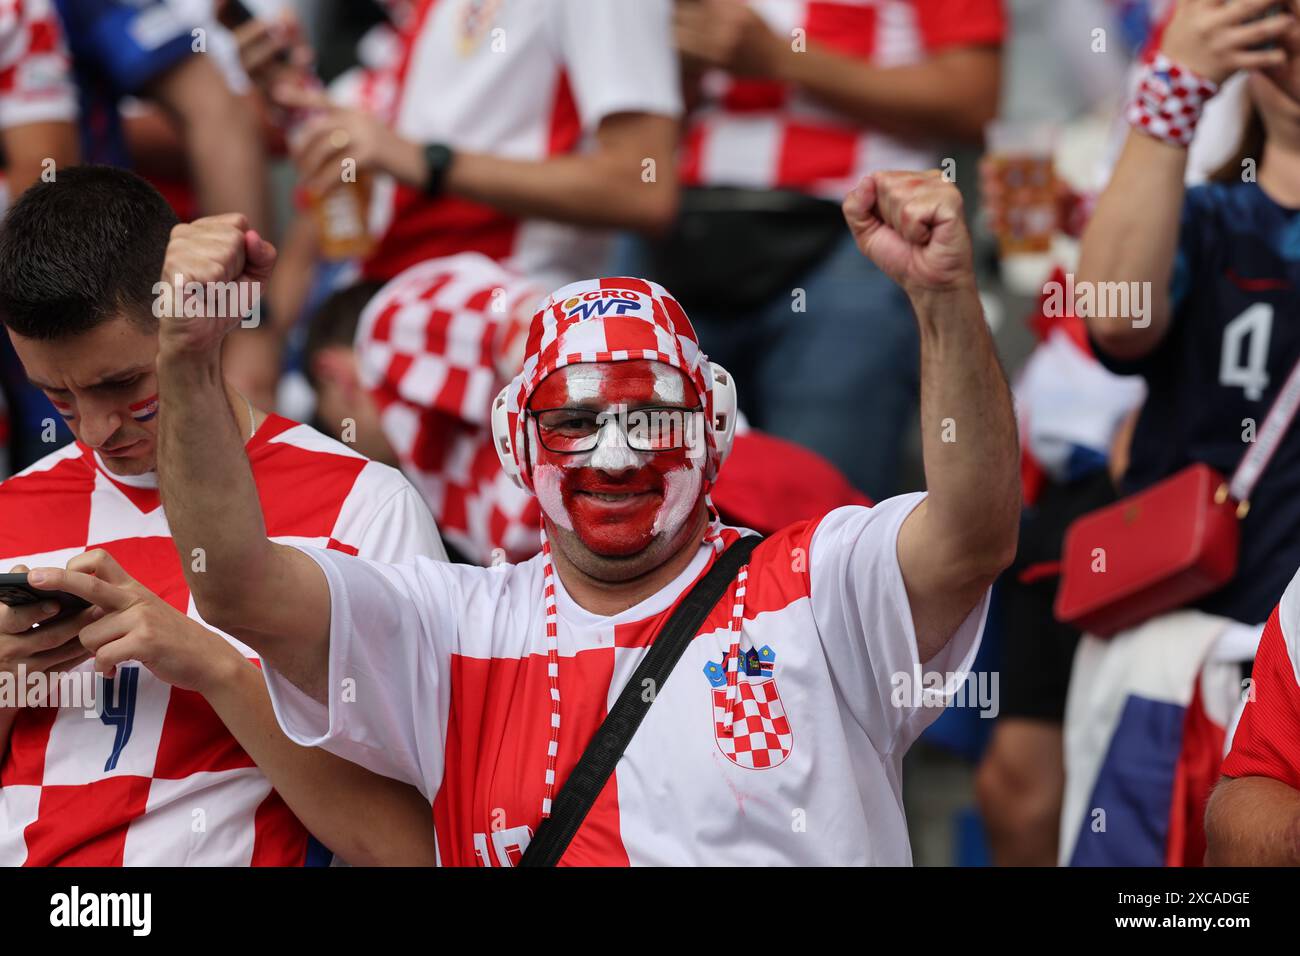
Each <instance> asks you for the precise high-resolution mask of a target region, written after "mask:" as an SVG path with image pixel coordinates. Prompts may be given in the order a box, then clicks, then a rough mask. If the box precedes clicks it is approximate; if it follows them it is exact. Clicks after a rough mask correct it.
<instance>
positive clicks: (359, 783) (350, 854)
mask: <svg viewBox="0 0 1300 956" xmlns="http://www.w3.org/2000/svg"><path fill="white" fill-rule="evenodd" d="M44 573H45V574H46V575H47V576H48V577H47V581H46V584H45V585H44V586H48V587H55V588H59V589H62V590H66V591H70V592H72V593H73V594H77V595H79V596H81V597H83V598H85V599H86V600H88V601H90V602H92V603H93V604H94V605H95V608H96V609H97V611H98V612H99V615H98V617H97V619H96V620H94V621H93V622H92V623H90V624H87V625H86V626H85V627H83V628H82V630H81V642H82V643H83V644H84V645H85V646H86V647H87V648H88V649H90V651H92V652H93V653H94V655H95V668H96V670H98V671H100V672H102V673H104V674H106V675H107V676H112V675H113V673H114V671H115V669H116V668H117V667H118V666H119V665H121V664H123V663H125V662H127V661H138V662H139V663H140V664H142V665H143V666H145V667H147V668H148V669H149V670H150V671H151V672H152V673H153V674H154V675H155V676H156V677H158V679H159V680H163V681H166V682H167V683H169V684H172V685H173V686H176V687H180V688H183V689H185V690H191V691H195V692H197V693H199V694H202V695H203V697H204V699H205V700H207V702H208V703H209V704H210V705H211V706H212V709H213V710H214V711H216V713H217V716H218V717H220V718H221V721H222V723H224V724H225V725H226V729H227V730H229V731H230V733H231V735H232V736H233V737H234V738H235V740H237V741H238V742H239V745H240V746H241V747H243V748H244V750H245V751H246V752H247V753H248V755H249V757H251V758H252V760H253V762H254V763H255V764H257V767H258V769H259V770H261V771H262V773H264V774H265V775H266V777H267V779H268V780H270V781H271V785H272V786H273V787H275V789H276V790H277V791H278V792H279V794H280V796H281V797H283V798H284V801H285V803H286V804H288V806H289V809H290V810H292V811H293V813H294V815H295V816H297V817H298V819H299V820H301V821H302V823H303V825H304V826H305V827H306V828H307V829H308V830H309V831H310V832H311V833H312V834H313V835H315V836H316V837H317V838H318V839H320V840H322V841H323V842H324V843H325V845H326V846H328V847H329V848H330V849H331V850H333V851H334V852H335V853H337V854H338V855H339V856H341V857H343V859H345V860H347V861H348V862H349V863H354V864H359V865H408V866H418V865H425V866H432V865H433V864H434V862H435V861H434V848H433V821H432V815H431V811H430V808H429V803H428V801H426V800H425V799H424V797H422V796H421V795H420V793H419V791H417V790H416V789H415V788H414V787H411V786H409V785H407V784H404V783H400V782H398V781H396V780H391V779H389V778H387V777H381V776H378V775H377V774H373V773H371V772H370V771H368V770H363V769H362V768H361V767H358V766H356V765H355V764H351V763H349V762H348V761H346V760H343V759H341V758H339V757H335V756H333V755H331V754H328V753H326V752H325V751H324V750H320V749H319V748H315V747H300V746H298V745H297V744H295V743H294V742H293V741H291V740H290V739H289V738H288V737H287V736H285V734H284V733H283V732H282V731H281V730H280V728H279V725H278V724H277V723H276V719H275V713H274V711H273V709H272V707H271V698H270V695H269V694H268V692H267V689H266V684H265V682H264V681H263V680H262V676H261V674H260V673H259V672H258V669H257V666H256V665H254V664H252V663H250V662H249V661H248V660H246V659H245V658H244V656H243V655H242V654H241V653H240V652H239V651H238V650H236V649H235V647H234V646H233V645H231V644H230V643H229V642H228V641H226V640H225V639H224V638H223V637H221V636H220V635H218V634H214V633H213V632H212V631H210V630H208V629H207V628H205V627H204V626H203V625H202V624H200V623H199V622H198V621H195V620H192V619H191V618H189V617H186V616H185V615H184V614H182V613H181V612H180V611H178V610H176V609H175V608H174V607H172V606H171V605H169V604H168V603H167V602H166V601H163V600H162V599H161V598H159V597H158V596H157V595H155V594H153V593H152V592H150V591H149V589H148V588H146V587H144V585H142V584H140V582H138V581H136V580H134V579H133V578H132V577H131V576H130V575H128V574H127V573H126V572H125V571H124V570H123V569H122V567H121V566H120V565H119V564H118V563H117V562H116V561H115V560H114V559H113V558H112V556H110V555H109V554H108V552H106V551H103V550H100V549H96V550H94V551H88V552H86V553H84V554H80V555H77V556H76V557H75V558H73V559H72V560H71V561H69V562H68V566H67V568H66V569H64V570H48V571H45V572H44Z"/></svg>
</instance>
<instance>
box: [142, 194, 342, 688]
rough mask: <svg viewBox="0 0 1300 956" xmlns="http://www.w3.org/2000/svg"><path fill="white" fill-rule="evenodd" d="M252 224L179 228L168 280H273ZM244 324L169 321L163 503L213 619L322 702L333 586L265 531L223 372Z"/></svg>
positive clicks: (267, 251)
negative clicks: (233, 331) (231, 339)
mask: <svg viewBox="0 0 1300 956" xmlns="http://www.w3.org/2000/svg"><path fill="white" fill-rule="evenodd" d="M247 227H248V222H247V220H246V219H245V218H244V217H242V216H219V217H215V218H213V219H203V220H199V221H198V222H196V223H193V224H190V225H182V226H177V227H176V229H175V230H173V232H172V241H171V244H170V245H169V246H168V249H167V260H166V264H165V265H164V272H163V274H164V276H166V277H172V276H175V275H181V276H183V277H184V278H185V279H186V280H187V281H190V282H200V283H207V282H225V281H230V280H235V279H237V280H238V281H241V282H252V283H263V282H264V281H265V279H266V278H267V276H269V274H270V271H271V268H272V266H273V264H274V260H275V250H274V249H273V248H272V247H271V246H270V244H269V243H266V242H265V241H263V240H262V239H260V238H259V237H257V235H256V233H253V232H251V231H249V230H248V228H247ZM167 281H169V282H170V281H171V279H170V278H168V280H167ZM238 321H239V320H238V317H235V318H233V319H218V318H170V317H165V318H163V319H162V320H161V325H160V330H159V352H158V383H159V411H160V414H159V426H158V432H159V437H158V471H159V476H160V480H161V488H162V497H163V503H164V506H165V508H166V510H167V520H168V522H169V524H170V526H171V530H172V536H173V538H174V539H175V542H176V546H177V549H178V550H179V552H180V555H181V563H182V565H183V566H184V568H185V577H186V581H187V582H188V584H189V586H190V590H191V592H192V593H193V595H194V600H195V604H196V606H197V607H198V609H199V613H200V614H201V615H202V616H203V618H204V619H205V620H207V621H210V622H211V623H212V624H213V625H214V626H216V627H219V628H220V629H221V630H223V631H226V632H227V633H229V634H233V635H234V636H236V637H238V638H239V639H240V640H241V641H243V642H244V643H246V644H248V645H249V646H250V647H252V648H254V649H255V650H256V651H257V652H258V653H259V654H260V655H261V656H262V658H263V659H265V660H266V661H267V662H268V663H270V664H271V666H273V667H274V668H275V669H276V670H278V671H280V673H282V674H284V675H285V677H286V678H288V679H289V680H290V681H292V682H293V683H294V684H295V685H297V686H298V687H300V688H301V689H302V690H303V691H304V692H305V693H307V694H309V695H311V696H312V697H314V698H315V699H317V700H319V701H322V702H323V701H324V700H325V699H326V684H327V682H328V672H329V620H330V599H329V587H328V584H327V583H326V580H325V575H324V573H323V572H322V571H321V570H320V568H319V566H318V565H317V564H316V563H315V562H314V561H312V560H311V558H309V557H307V556H306V555H304V554H302V553H301V552H299V551H297V550H296V549H294V548H288V547H284V546H282V545H277V544H274V543H273V542H271V541H269V540H268V539H267V537H266V525H265V522H264V520H263V517H262V507H261V502H260V501H259V499H258V495H257V487H256V485H255V484H254V483H253V474H252V470H251V469H250V467H249V464H248V458H247V456H246V455H245V454H244V447H243V437H242V436H241V434H240V433H239V431H238V429H237V428H236V425H235V421H234V418H233V414H232V411H231V404H230V399H229V396H228V394H227V390H226V385H225V383H224V382H223V380H222V377H221V359H220V348H221V343H222V341H223V339H224V337H225V334H226V333H227V332H228V331H229V329H230V328H232V327H233V326H234V325H235V324H237V323H238ZM195 549H202V554H203V558H204V561H203V562H202V563H198V562H195V561H194V560H193V558H194V555H195V554H196V552H195ZM196 567H203V568H204V570H202V571H198V570H195V569H196Z"/></svg>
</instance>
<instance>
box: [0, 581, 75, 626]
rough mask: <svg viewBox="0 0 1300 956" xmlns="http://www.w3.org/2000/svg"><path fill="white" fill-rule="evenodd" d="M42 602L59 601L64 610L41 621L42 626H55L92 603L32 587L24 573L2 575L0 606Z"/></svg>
mask: <svg viewBox="0 0 1300 956" xmlns="http://www.w3.org/2000/svg"><path fill="white" fill-rule="evenodd" d="M42 601H57V602H58V603H59V606H60V607H61V608H62V610H60V611H59V612H58V614H56V615H55V616H54V617H52V618H48V619H46V620H44V621H41V624H42V625H46V624H54V623H55V622H57V621H62V620H64V619H66V618H69V617H72V616H73V615H74V614H78V613H80V612H81V611H84V610H85V609H86V608H88V607H90V602H89V601H87V600H86V599H85V598H79V597H77V595H75V594H69V593H68V592H67V591H42V590H41V589H40V588H34V587H32V586H31V585H30V584H28V583H27V575H26V573H24V572H19V573H17V574H0V604H7V605H9V607H26V606H27V605H29V604H39V603H41V602H42Z"/></svg>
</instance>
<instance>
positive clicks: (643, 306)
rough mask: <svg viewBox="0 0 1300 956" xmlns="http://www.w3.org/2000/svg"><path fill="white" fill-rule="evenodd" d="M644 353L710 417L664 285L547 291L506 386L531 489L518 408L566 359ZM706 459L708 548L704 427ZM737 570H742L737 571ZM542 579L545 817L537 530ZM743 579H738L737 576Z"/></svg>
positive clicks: (546, 583)
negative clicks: (689, 390)
mask: <svg viewBox="0 0 1300 956" xmlns="http://www.w3.org/2000/svg"><path fill="white" fill-rule="evenodd" d="M636 359H648V360H650V361H653V362H664V363H666V364H668V365H671V366H673V367H674V368H677V369H680V370H681V371H682V372H684V373H685V374H686V375H687V377H688V378H690V380H691V382H692V384H694V386H695V390H696V391H697V392H698V393H699V395H700V396H701V398H702V400H703V405H704V410H705V421H706V422H710V423H711V422H712V421H713V392H712V382H713V377H712V375H710V374H709V372H708V368H707V364H708V357H707V356H706V355H705V354H704V353H703V352H702V351H700V344H699V339H698V338H697V337H696V335H695V329H694V328H692V327H691V322H690V319H688V318H687V317H686V312H685V311H684V310H683V309H682V307H681V306H680V305H679V304H678V302H677V300H676V299H674V298H673V297H672V296H671V295H669V294H668V291H667V290H666V289H664V288H663V286H660V285H658V284H656V283H654V282H648V281H646V280H644V279H634V278H627V277H619V278H612V279H589V280H586V281H584V282H574V283H572V284H571V285H566V286H565V287H564V288H562V289H560V290H558V291H556V292H554V293H552V294H551V296H550V297H549V298H548V299H547V300H546V301H545V302H544V303H543V304H542V307H541V308H540V309H538V310H537V312H536V313H535V314H534V315H533V321H532V325H531V327H530V328H529V331H528V344H527V346H526V347H525V349H524V367H523V370H522V371H521V372H520V373H519V374H518V375H517V376H515V378H514V380H513V381H512V382H511V383H510V386H509V388H508V390H507V393H506V394H507V397H508V402H509V405H508V414H509V426H510V434H511V435H512V436H513V437H514V453H515V460H516V461H518V463H519V471H520V475H521V477H522V478H523V480H524V483H525V485H526V486H527V487H528V489H529V490H532V487H533V477H532V462H531V461H530V460H529V458H530V456H529V454H528V450H527V449H528V446H527V444H526V440H527V425H526V423H527V417H526V416H525V415H523V414H522V412H523V410H524V409H526V408H527V407H528V400H529V399H530V398H531V397H532V395H533V392H534V391H536V389H537V386H538V385H540V384H541V383H542V380H543V379H545V378H546V376H548V375H550V374H551V373H552V372H554V371H556V370H557V369H560V368H563V367H564V366H566V365H577V364H579V363H583V362H627V361H632V360H636ZM705 434H706V436H707V438H706V440H707V442H708V461H707V464H706V466H705V470H704V489H705V501H706V502H707V503H708V508H709V513H710V516H711V518H712V520H711V521H710V523H709V528H708V530H707V531H706V532H705V535H704V541H705V543H707V544H711V545H712V546H713V548H714V550H715V551H720V550H721V549H722V547H723V541H722V538H721V532H722V524H721V521H720V520H719V518H718V513H717V511H716V509H715V508H714V507H713V503H712V502H711V501H709V499H708V488H709V486H710V484H711V483H712V481H713V479H714V478H715V477H716V475H717V471H718V465H719V463H720V462H719V454H718V448H717V445H716V443H715V441H714V437H713V430H712V428H706V429H705ZM742 575H743V572H742ZM542 576H543V577H542V579H543V586H542V587H543V603H544V607H545V621H546V623H545V628H546V657H547V676H548V678H549V680H550V696H551V728H550V735H549V741H548V743H547V749H546V789H545V795H544V797H543V799H542V817H543V819H545V818H546V817H549V816H550V815H551V801H552V798H553V796H554V792H555V779H556V774H555V768H556V758H557V754H558V752H559V741H560V681H559V674H560V654H559V644H558V637H559V619H558V614H557V611H556V606H555V587H556V582H555V567H554V564H553V563H552V560H551V546H550V542H549V541H547V539H546V531H545V530H544V529H543V531H542ZM742 581H743V577H742ZM743 596H744V588H743V584H742V587H741V591H740V594H739V600H738V603H737V606H736V608H735V609H734V613H733V617H735V620H733V622H732V630H733V632H734V633H735V634H737V635H738V634H739V632H740V622H741V619H743V616H744V599H743Z"/></svg>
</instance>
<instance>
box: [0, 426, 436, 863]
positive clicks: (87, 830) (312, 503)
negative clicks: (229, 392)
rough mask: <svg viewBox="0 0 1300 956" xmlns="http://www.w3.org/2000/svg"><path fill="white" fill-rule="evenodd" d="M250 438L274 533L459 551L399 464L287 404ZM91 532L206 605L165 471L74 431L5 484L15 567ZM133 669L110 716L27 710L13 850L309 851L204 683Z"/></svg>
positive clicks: (3, 521) (179, 594)
mask: <svg viewBox="0 0 1300 956" xmlns="http://www.w3.org/2000/svg"><path fill="white" fill-rule="evenodd" d="M247 451H248V456H249V461H250V463H251V465H252V470H253V478H254V480H255V481H256V483H257V488H258V494H259V497H260V498H261V501H262V509H263V511H264V513H265V515H266V528H267V534H268V535H269V536H270V537H271V538H272V540H275V541H278V542H281V543H286V544H312V545H316V546H318V547H321V548H330V549H336V550H338V551H340V552H341V553H348V554H358V553H359V554H362V555H369V556H371V557H373V558H376V559H378V560H386V561H399V560H407V559H410V558H412V557H414V556H415V555H430V556H432V558H434V559H439V558H443V557H445V555H444V552H443V549H442V545H441V542H440V541H439V539H438V535H437V531H436V529H435V528H434V525H433V521H432V519H431V518H430V517H429V513H428V509H427V508H426V507H425V506H424V503H423V502H422V501H420V499H419V496H418V494H417V493H416V492H415V490H414V489H413V488H411V486H410V484H409V483H408V482H407V481H406V480H405V479H404V478H402V476H401V475H400V474H399V473H398V472H397V471H396V470H394V469H392V468H388V467H387V466H385V465H380V464H378V463H376V462H372V461H369V460H367V459H365V458H363V457H361V456H360V455H358V454H356V453H355V452H353V451H352V450H351V449H349V448H347V447H346V446H344V445H341V444H339V443H338V442H335V441H333V440H331V439H329V438H326V437H325V436H323V435H321V434H320V433H319V432H316V431H314V430H313V429H311V428H308V427H307V426H305V425H299V424H296V423H294V422H290V421H288V420H287V419H283V418H280V417H278V416H274V415H273V416H270V417H269V418H268V419H267V420H266V421H265V422H264V423H263V424H262V426H261V428H259V429H258V431H257V434H256V435H255V436H254V438H253V439H252V440H251V441H250V442H249V443H248V446H247ZM91 548H103V549H104V550H106V551H108V552H109V553H110V554H112V555H113V557H114V558H115V559H117V561H118V562H119V563H120V564H121V565H122V567H123V568H124V569H125V570H126V571H127V573H128V574H130V575H131V576H132V577H134V578H135V579H136V580H138V581H140V582H141V583H142V584H144V585H145V586H146V587H148V588H149V589H150V590H151V591H153V592H154V593H155V594H157V595H159V596H160V597H162V598H163V599H164V600H166V601H167V602H168V603H170V604H171V605H172V606H173V607H175V608H177V609H179V610H181V611H185V612H186V613H188V614H189V616H190V617H193V618H195V619H198V614H197V612H196V611H195V608H194V602H193V600H192V599H191V597H190V593H189V589H188V588H187V587H186V584H185V578H184V575H183V572H182V567H181V563H180V559H179V557H178V555H177V553H176V546H175V544H174V542H173V541H172V538H171V534H170V531H169V530H168V527H167V520H166V518H165V516H164V514H163V509H162V507H161V505H160V501H159V495H158V490H157V477H156V475H145V476H142V477H140V478H122V477H118V476H112V475H110V474H109V473H108V472H107V471H105V470H104V469H103V468H102V466H101V465H100V464H99V462H98V461H97V459H96V458H95V456H94V453H93V452H91V451H90V450H88V449H87V448H86V447H85V446H82V445H80V444H75V443H74V444H71V445H68V446H66V447H64V448H63V449H61V450H60V451H57V452H54V453H53V454H50V455H47V456H46V457H45V458H43V459H42V460H41V461H39V462H37V463H36V464H35V465H33V466H32V467H31V468H29V469H27V470H26V471H24V472H22V473H21V474H19V475H17V476H15V477H13V478H11V479H10V480H8V481H6V482H4V483H3V484H2V485H0V555H3V559H2V560H0V565H2V566H3V567H4V568H5V569H8V568H9V567H10V566H11V565H13V564H16V563H19V562H22V563H24V564H27V565H28V566H31V567H36V566H40V565H46V566H57V567H62V566H63V565H64V564H66V563H67V561H68V560H69V559H70V558H72V557H73V556H74V555H77V554H80V553H82V552H83V551H86V550H88V549H91ZM227 640H229V641H231V643H232V644H234V645H235V646H236V647H238V648H240V650H242V651H243V652H244V653H245V655H246V656H247V657H248V658H249V659H251V660H256V655H255V654H254V653H253V651H251V650H250V649H249V648H247V647H245V646H244V645H243V644H241V643H239V642H238V641H236V640H234V639H233V638H230V637H228V636H227ZM93 663H94V662H93V661H87V662H86V663H84V664H82V665H81V666H80V668H78V670H84V669H90V668H93ZM118 675H119V676H118V677H117V678H115V680H114V681H113V682H111V683H112V684H113V685H114V686H113V688H112V690H111V693H109V692H106V693H105V706H104V707H103V714H102V715H101V716H96V715H95V714H93V713H92V714H90V715H89V716H87V715H86V713H85V711H84V709H83V708H82V707H71V706H69V707H32V708H25V709H22V710H20V711H19V714H18V717H17V719H16V721H15V723H14V727H13V732H12V734H11V737H10V740H9V749H8V752H7V754H5V756H4V760H3V763H0V865H10V866H12V865H19V864H27V865H32V866H41V865H50V864H60V865H81V866H119V865H141V864H143V865H162V866H180V865H205V866H226V865H229V866H242V865H249V864H253V865H272V866H274V865H279V866H284V865H290V866H292V865H300V864H302V863H303V862H304V860H305V854H306V851H307V845H308V841H307V832H306V830H304V828H303V827H302V825H301V824H300V823H299V822H298V821H297V820H296V819H295V818H294V817H293V815H292V814H291V813H290V811H289V809H288V807H287V806H286V805H285V803H284V801H283V800H282V799H281V798H280V796H279V794H277V793H275V792H274V791H273V790H272V789H271V784H270V782H269V781H268V780H267V779H266V777H265V776H264V775H263V774H262V773H261V772H260V771H259V770H258V769H257V767H256V766H255V765H254V764H253V761H252V760H251V759H250V758H249V756H248V754H247V753H245V752H244V750H243V748H242V747H240V746H239V744H238V743H237V742H236V740H235V739H234V737H232V736H231V735H230V733H229V732H228V731H227V730H226V729H225V726H224V725H223V724H222V723H221V721H220V719H219V718H218V717H217V714H216V712H215V711H214V710H213V709H212V708H211V707H210V706H208V704H207V702H206V701H205V700H204V699H203V698H202V696H200V695H199V694H196V693H193V692H191V691H187V690H181V689H179V688H175V687H172V686H171V685H169V684H166V683H164V682H163V681H160V680H158V679H157V678H155V677H154V676H153V675H152V674H151V673H150V672H149V671H148V670H147V669H145V668H143V667H140V666H139V665H129V666H126V667H121V668H119V669H118Z"/></svg>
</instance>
